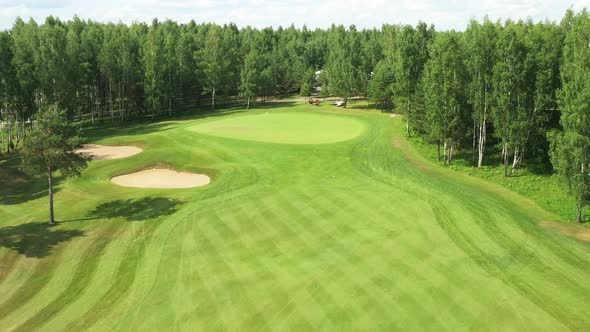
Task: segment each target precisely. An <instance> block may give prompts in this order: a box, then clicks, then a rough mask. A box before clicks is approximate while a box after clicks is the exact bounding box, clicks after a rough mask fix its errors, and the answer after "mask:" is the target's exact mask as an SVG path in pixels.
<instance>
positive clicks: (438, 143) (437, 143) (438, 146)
mask: <svg viewBox="0 0 590 332" xmlns="http://www.w3.org/2000/svg"><path fill="white" fill-rule="evenodd" d="M436 145H437V148H438V149H437V150H438V151H437V152H438V161H440V139H439V140H438V141H437V142H436Z"/></svg>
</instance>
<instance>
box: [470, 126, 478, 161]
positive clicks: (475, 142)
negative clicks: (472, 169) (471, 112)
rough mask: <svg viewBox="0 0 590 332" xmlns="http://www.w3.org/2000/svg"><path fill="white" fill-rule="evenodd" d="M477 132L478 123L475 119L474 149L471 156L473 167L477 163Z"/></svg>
mask: <svg viewBox="0 0 590 332" xmlns="http://www.w3.org/2000/svg"><path fill="white" fill-rule="evenodd" d="M477 132H478V128H477V121H476V120H475V119H473V147H472V148H471V155H472V160H473V165H475V164H476V161H475V147H476V145H477Z"/></svg>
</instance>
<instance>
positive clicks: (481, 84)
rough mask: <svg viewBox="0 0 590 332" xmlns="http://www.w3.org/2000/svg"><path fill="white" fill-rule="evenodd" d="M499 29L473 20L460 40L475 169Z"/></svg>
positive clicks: (485, 121)
mask: <svg viewBox="0 0 590 332" xmlns="http://www.w3.org/2000/svg"><path fill="white" fill-rule="evenodd" d="M498 30H499V27H498V25H497V24H494V23H492V22H490V21H489V20H488V19H487V18H485V19H484V21H483V23H479V22H477V21H475V20H472V21H471V22H470V23H469V27H468V28H467V30H466V31H465V36H464V38H463V40H464V41H465V49H466V53H465V54H466V66H467V70H468V73H469V85H468V91H469V101H470V103H471V105H472V106H473V108H472V109H473V113H472V118H473V151H474V161H475V160H476V158H475V150H476V146H477V154H478V155H477V161H475V163H476V165H477V167H478V168H479V167H481V166H482V164H483V159H484V155H485V148H486V141H487V131H488V121H489V118H490V109H491V103H492V89H493V85H492V78H493V75H494V64H495V61H496V57H495V54H496V38H497V34H498Z"/></svg>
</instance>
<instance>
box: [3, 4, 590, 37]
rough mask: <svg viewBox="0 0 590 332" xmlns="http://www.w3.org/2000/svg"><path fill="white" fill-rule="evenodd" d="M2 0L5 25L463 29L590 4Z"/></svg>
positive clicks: (551, 16)
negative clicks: (476, 22)
mask: <svg viewBox="0 0 590 332" xmlns="http://www.w3.org/2000/svg"><path fill="white" fill-rule="evenodd" d="M121 3H123V2H121V1H120V0H102V1H101V0H99V1H96V0H92V1H90V0H77V1H76V0H57V1H56V0H22V1H19V0H0V29H6V28H10V27H11V26H12V24H13V22H14V20H15V18H16V17H17V16H20V17H22V18H23V19H27V18H28V17H33V18H34V19H35V20H36V21H38V22H42V21H43V20H44V19H45V17H46V16H48V15H54V16H58V17H60V18H62V19H70V18H72V17H73V16H74V14H77V15H78V16H80V17H82V18H89V19H93V20H97V21H103V22H104V21H113V22H117V21H119V20H121V21H123V22H125V23H130V22H132V21H145V22H150V21H151V20H152V19H153V18H154V17H156V18H158V19H162V20H163V19H168V18H169V19H173V20H176V21H179V22H187V21H189V20H191V19H194V20H195V21H197V22H216V23H220V24H223V23H228V22H235V23H237V24H238V25H239V26H245V25H251V26H255V27H266V26H275V27H276V26H279V25H282V26H288V25H290V24H291V23H293V24H295V25H296V26H302V25H303V24H306V25H307V26H308V27H311V28H315V27H327V26H329V25H330V24H332V23H336V24H344V25H351V24H355V25H356V26H357V27H360V28H365V27H380V26H381V25H382V24H383V23H406V24H416V23H417V22H419V21H425V22H427V23H432V24H434V25H435V26H436V27H437V29H439V30H442V29H459V30H460V29H463V28H464V27H465V26H466V24H467V22H468V20H469V19H470V18H482V17H483V16H485V15H489V17H490V18H491V19H494V20H495V19H506V18H512V19H519V18H522V19H525V18H528V17H530V18H532V19H534V20H544V19H549V20H559V19H561V17H562V16H563V14H564V12H565V10H567V9H568V8H570V7H573V8H575V9H581V8H583V7H590V0H568V1H553V0H520V1H518V0H482V1H477V2H475V1H469V0H444V1H436V0H395V1H394V0H390V1H387V0H284V1H280V0H241V1H240V0H197V1H194V0H172V1H164V0H127V1H125V2H124V4H121Z"/></svg>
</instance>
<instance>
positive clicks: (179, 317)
mask: <svg viewBox="0 0 590 332" xmlns="http://www.w3.org/2000/svg"><path fill="white" fill-rule="evenodd" d="M319 112H321V113H322V114H321V115H319V114H313V113H319ZM267 113H268V115H267ZM265 120H269V121H266V122H265ZM401 121H402V120H401V119H400V118H390V117H389V116H387V115H385V114H381V113H379V112H377V111H370V110H369V111H368V110H354V109H351V110H342V109H337V108H335V107H332V106H330V105H322V106H319V107H317V106H308V105H305V104H304V103H300V104H294V103H285V104H275V105H274V106H273V107H272V108H271V107H270V106H269V107H265V108H261V109H258V110H254V111H248V112H241V111H239V110H229V111H226V112H223V113H218V114H211V115H209V116H205V117H198V118H197V117H195V118H187V119H183V120H177V121H168V122H160V123H153V124H149V125H146V124H143V125H141V124H138V125H136V126H135V127H129V128H120V129H116V130H113V129H111V130H106V129H104V130H93V131H90V132H89V135H90V136H91V141H92V142H93V143H100V144H125V145H137V146H141V147H142V148H144V152H142V153H140V154H138V155H135V156H133V157H130V158H127V159H119V160H104V161H95V162H92V163H91V164H90V167H89V168H88V169H87V170H85V171H84V173H83V175H82V177H80V178H76V179H67V180H64V179H58V185H57V193H56V200H57V201H56V209H57V210H56V211H57V219H58V221H60V223H59V224H58V225H57V226H54V227H50V228H49V227H46V226H45V225H43V224H40V223H41V222H45V221H46V214H47V211H46V209H47V201H46V198H45V197H44V196H43V194H44V192H43V189H44V188H45V184H44V183H43V182H42V179H40V180H36V181H31V180H28V179H24V178H19V177H18V175H17V173H14V171H13V170H12V168H13V166H14V165H16V164H17V160H16V159H15V158H14V157H12V158H11V159H8V160H4V161H2V162H0V175H2V181H3V182H2V187H1V188H0V294H1V296H0V330H1V331H10V330H22V331H28V330H43V331H60V330H68V331H79V330H83V329H84V330H85V329H93V330H99V331H103V330H113V329H114V330H121V331H129V330H141V331H145V330H190V331H193V330H312V329H325V330H402V329H403V330H436V331H438V330H453V331H456V330H467V329H473V330H482V329H485V330H495V331H498V330H502V331H504V330H521V331H522V330H551V331H557V330H568V329H569V330H587V329H590V316H589V315H588V314H587V310H588V304H590V300H589V299H590V284H589V283H588V280H590V264H588V263H589V262H590V243H587V242H584V241H580V240H577V239H576V238H575V237H574V236H571V234H574V235H575V233H576V232H582V231H584V230H586V229H585V228H578V227H575V226H574V225H568V224H565V223H558V224H556V225H557V226H555V225H554V227H550V228H548V227H543V226H540V225H539V223H540V222H542V221H551V220H555V221H559V217H557V216H555V215H553V214H551V213H550V212H546V211H544V210H542V209H541V208H539V207H538V206H537V205H535V204H533V203H532V202H531V201H529V200H527V199H525V198H523V197H521V196H519V195H518V194H516V193H513V192H511V191H509V190H507V189H505V188H502V187H499V186H496V185H493V184H491V183H489V182H485V181H483V180H480V179H477V178H474V177H470V176H467V175H464V174H461V173H458V172H454V171H452V170H448V169H444V168H441V167H438V166H434V165H432V164H430V163H428V162H427V161H426V160H425V159H424V158H423V157H422V156H421V155H420V154H419V153H418V152H417V151H416V150H415V148H414V147H413V146H412V145H410V144H408V143H407V142H406V141H405V140H404V138H403V126H402V124H401ZM298 123H305V126H304V127H301V126H298V125H297V124H298ZM232 126H243V127H247V128H249V130H241V131H240V130H237V131H227V130H225V131H224V130H219V128H220V127H221V128H223V127H232ZM281 142H282V143H290V144H277V143H281ZM154 165H166V166H169V167H173V168H175V169H177V170H181V171H195V172H204V173H207V174H209V175H211V177H212V180H213V182H212V184H210V185H208V186H205V187H201V188H197V189H182V190H169V189H168V190H153V189H134V188H125V187H119V186H116V185H113V184H111V183H110V181H109V179H110V178H111V177H113V176H116V175H119V174H125V173H129V172H133V171H136V170H138V169H142V168H146V167H149V166H154ZM565 233H568V234H569V235H564V234H565Z"/></svg>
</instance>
